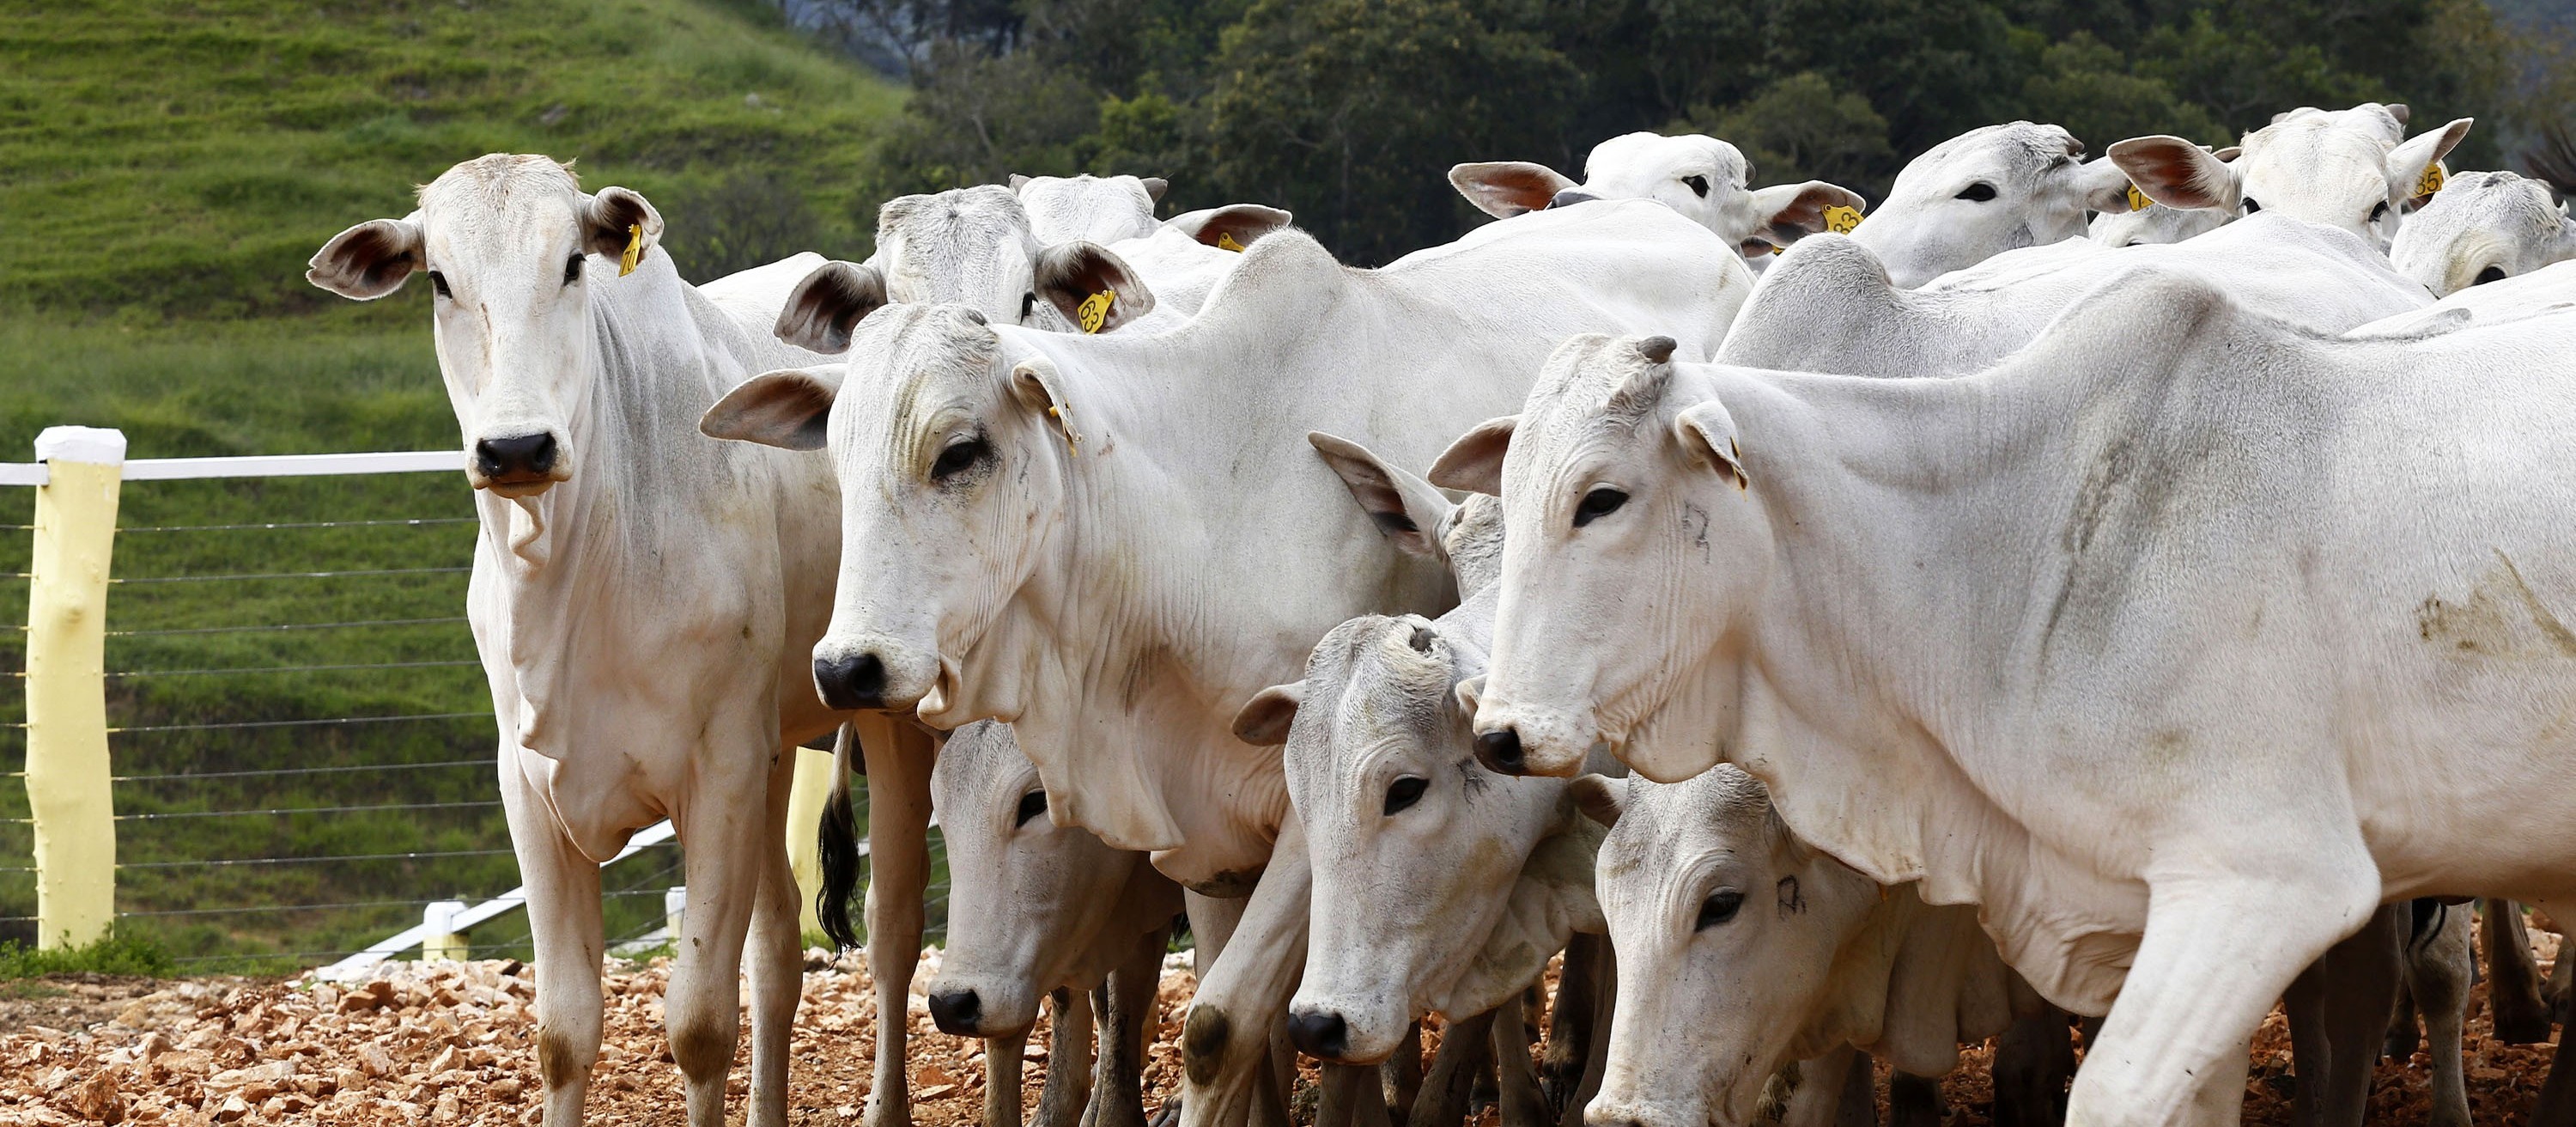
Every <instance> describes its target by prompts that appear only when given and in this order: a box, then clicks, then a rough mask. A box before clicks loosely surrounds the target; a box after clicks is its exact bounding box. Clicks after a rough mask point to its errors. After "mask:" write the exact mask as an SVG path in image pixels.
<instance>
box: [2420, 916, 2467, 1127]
mask: <svg viewBox="0 0 2576 1127" xmlns="http://www.w3.org/2000/svg"><path fill="white" fill-rule="evenodd" d="M2415 903H2416V904H2417V905H2418V906H2419V907H2418V909H2417V911H2418V913H2419V915H2420V913H2421V912H2422V908H2421V907H2420V906H2422V905H2426V904H2430V905H2431V908H2432V913H2431V919H2430V920H2428V921H2426V922H2424V923H2422V924H2419V925H2418V926H2417V927H2416V928H2415V929H2414V930H2415V935H2414V936H2413V937H2412V939H2411V940H2410V942H2409V943H2408V944H2407V948H2406V992H2407V994H2409V995H2410V996H2412V997H2413V998H2414V999H2415V1006H2416V1008H2417V1009H2419V1010H2421V1011H2423V1014H2424V1032H2425V1039H2426V1040H2427V1041H2428V1042H2429V1044H2428V1045H2427V1046H2426V1048H2427V1049H2428V1050H2429V1051H2430V1052H2431V1053H2432V1055H2433V1100H2432V1103H2433V1107H2432V1112H2433V1114H2432V1124H2433V1127H2469V1089H2468V1082H2467V1079H2466V1078H2465V1077H2463V1076H2462V1075H2461V1074H2460V1029H2461V1027H2462V1026H2463V1025H2465V1024H2467V1022H2468V1016H2469V984H2470V979H2472V978H2473V977H2475V975H2476V974H2477V963H2476V956H2475V955H2473V954H2472V953H2471V951H2470V942H2469V931H2470V912H2469V908H2468V907H2467V906H2466V905H2460V906H2456V907H2455V906H2452V905H2447V904H2439V903H2433V902H2430V901H2425V900H2418V901H2416V902H2415Z"/></svg>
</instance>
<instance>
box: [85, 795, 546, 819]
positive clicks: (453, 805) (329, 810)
mask: <svg viewBox="0 0 2576 1127" xmlns="http://www.w3.org/2000/svg"><path fill="white" fill-rule="evenodd" d="M500 804H501V800H500V799H497V798H487V799H483V800H480V801H476V802H395V803H389V804H386V805H383V806H289V807H283V808H280V809H275V810H178V811H172V812H170V813H166V814H119V815H117V816H116V820H117V821H120V822H164V821H171V820H174V819H179V818H250V817H262V816H266V817H274V816H277V815H281V814H374V813H383V812H390V811H395V810H464V809H469V808H473V809H480V808H484V807H491V806H499V805H500Z"/></svg>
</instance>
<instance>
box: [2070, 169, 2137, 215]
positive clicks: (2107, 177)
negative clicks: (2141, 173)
mask: <svg viewBox="0 0 2576 1127" xmlns="http://www.w3.org/2000/svg"><path fill="white" fill-rule="evenodd" d="M2075 190H2076V191H2077V192H2078V193H2080V194H2082V195H2083V197H2084V210H2086V211H2098V212H2102V213H2104V214H2106V215H2125V214H2127V213H2128V212H2130V211H2133V210H2136V209H2134V208H2131V207H2130V206H2129V174H2128V173H2127V172H2126V171H2124V170H2122V169H2121V168H2120V165H2119V163H2118V162H2117V161H2114V160H2112V159H2111V158H2109V157H2102V158H2099V159H2097V160H2088V161H2085V162H2084V163H2082V164H2079V165H2076V166H2075Z"/></svg>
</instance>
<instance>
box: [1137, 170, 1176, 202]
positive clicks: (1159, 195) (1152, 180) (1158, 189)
mask: <svg viewBox="0 0 2576 1127" xmlns="http://www.w3.org/2000/svg"><path fill="white" fill-rule="evenodd" d="M1139 179H1140V182H1141V183H1143V184H1144V185H1145V198H1146V199H1149V200H1152V201H1154V202H1155V203H1161V202H1163V193H1165V192H1168V191H1171V190H1172V182H1171V181H1169V180H1165V179H1163V178H1162V177H1160V176H1146V177H1141V178H1139Z"/></svg>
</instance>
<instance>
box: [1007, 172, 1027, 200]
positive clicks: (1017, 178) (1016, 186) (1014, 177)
mask: <svg viewBox="0 0 2576 1127" xmlns="http://www.w3.org/2000/svg"><path fill="white" fill-rule="evenodd" d="M1029 180H1030V178H1029V177H1026V176H1022V175H1020V174H1019V173H1016V172H1014V173H1012V174H1011V192H1012V193H1013V194H1015V195H1016V194H1018V192H1019V190H1020V189H1022V188H1025V187H1027V186H1028V183H1029Z"/></svg>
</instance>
